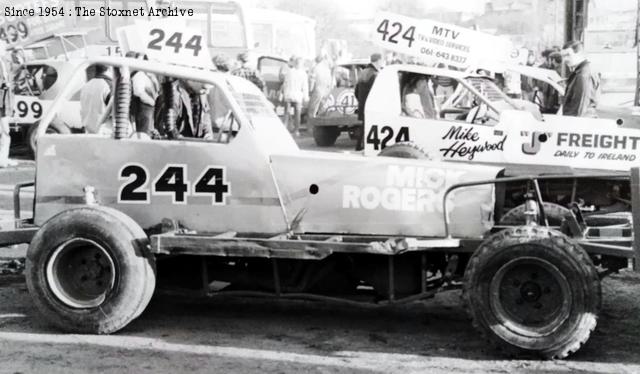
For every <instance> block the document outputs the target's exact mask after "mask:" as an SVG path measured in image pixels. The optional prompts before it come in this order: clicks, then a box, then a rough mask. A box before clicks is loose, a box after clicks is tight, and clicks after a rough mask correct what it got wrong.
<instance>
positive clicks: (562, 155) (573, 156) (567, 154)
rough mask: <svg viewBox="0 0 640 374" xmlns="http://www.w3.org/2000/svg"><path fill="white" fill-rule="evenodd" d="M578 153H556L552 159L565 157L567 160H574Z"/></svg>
mask: <svg viewBox="0 0 640 374" xmlns="http://www.w3.org/2000/svg"><path fill="white" fill-rule="evenodd" d="M579 154H580V152H578V151H556V153H554V154H553V156H554V157H567V158H576V157H578V155H579Z"/></svg>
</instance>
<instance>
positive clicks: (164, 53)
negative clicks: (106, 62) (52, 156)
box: [117, 20, 214, 69]
mask: <svg viewBox="0 0 640 374" xmlns="http://www.w3.org/2000/svg"><path fill="white" fill-rule="evenodd" d="M117 33H118V43H119V44H120V48H121V49H122V51H123V52H125V53H126V52H129V51H133V52H139V53H143V54H146V55H147V57H148V58H149V60H154V61H161V62H166V63H172V64H177V65H184V66H191V67H199V68H207V69H213V68H214V66H213V62H212V61H211V56H210V55H209V49H208V48H207V45H206V42H205V39H204V37H203V36H202V34H200V31H199V30H196V29H191V28H189V27H187V26H186V25H185V23H184V22H183V21H178V20H171V21H168V20H160V21H152V22H149V21H138V22H136V23H135V24H134V25H130V26H125V27H121V28H119V29H118V30H117Z"/></svg>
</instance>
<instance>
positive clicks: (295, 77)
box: [282, 57, 309, 136]
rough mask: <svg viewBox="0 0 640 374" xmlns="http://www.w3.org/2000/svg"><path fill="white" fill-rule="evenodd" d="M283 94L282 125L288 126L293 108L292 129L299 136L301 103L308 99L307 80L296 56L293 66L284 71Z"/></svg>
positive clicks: (300, 62)
mask: <svg viewBox="0 0 640 374" xmlns="http://www.w3.org/2000/svg"><path fill="white" fill-rule="evenodd" d="M282 92H283V96H284V102H285V105H284V125H285V126H286V127H287V128H289V121H290V118H289V117H290V116H291V114H290V110H291V108H293V110H294V122H293V126H294V127H293V130H292V132H293V133H294V135H295V136H300V116H301V112H302V103H303V102H305V101H308V100H309V81H308V78H307V73H306V72H305V71H304V69H303V68H302V60H301V59H300V58H299V57H297V58H295V59H294V60H293V66H292V67H291V69H289V70H288V71H287V72H286V75H285V77H284V83H283V84H282Z"/></svg>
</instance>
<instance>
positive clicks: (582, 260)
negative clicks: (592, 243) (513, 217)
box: [463, 226, 601, 359]
mask: <svg viewBox="0 0 640 374" xmlns="http://www.w3.org/2000/svg"><path fill="white" fill-rule="evenodd" d="M463 297H464V300H465V302H466V305H467V309H468V311H469V314H470V316H471V318H472V319H473V323H474V326H475V327H476V328H477V329H478V330H479V331H480V332H481V333H482V334H483V335H484V336H486V337H487V338H489V340H490V341H491V342H493V343H495V344H496V345H499V346H501V347H503V348H506V349H507V350H515V351H517V352H518V353H520V352H527V353H532V354H535V355H538V356H542V357H544V358H553V359H559V358H564V357H567V356H568V355H570V354H571V353H573V352H576V351H577V350H578V349H579V348H580V347H581V346H582V344H584V343H585V342H586V341H587V340H588V339H589V336H590V334H591V332H592V331H593V330H594V329H595V327H596V321H597V315H598V312H599V309H600V303H601V290H600V280H599V278H598V273H597V271H596V269H595V267H594V265H593V263H592V261H591V259H590V258H589V256H588V255H587V253H586V252H585V251H584V250H583V249H582V248H581V247H580V246H578V245H577V244H575V243H572V242H571V240H570V239H569V238H567V237H566V236H565V235H563V234H562V233H560V232H558V231H554V230H551V229H548V228H543V227H528V226H527V227H516V228H509V229H506V230H503V231H501V232H499V233H496V234H494V235H493V236H491V237H489V238H488V239H487V240H486V241H485V242H484V243H483V244H482V245H481V246H480V247H479V248H478V250H477V251H476V253H474V255H473V256H472V257H471V259H470V260H469V263H468V265H467V269H466V272H465V281H464V291H463Z"/></svg>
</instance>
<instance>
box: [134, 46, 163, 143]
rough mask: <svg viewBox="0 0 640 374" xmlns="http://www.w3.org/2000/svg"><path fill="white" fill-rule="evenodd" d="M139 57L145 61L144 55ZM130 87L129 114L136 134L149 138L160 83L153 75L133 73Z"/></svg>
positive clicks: (141, 72)
mask: <svg viewBox="0 0 640 374" xmlns="http://www.w3.org/2000/svg"><path fill="white" fill-rule="evenodd" d="M140 57H141V59H143V60H147V56H145V55H141V56H140ZM131 86H132V87H133V95H132V97H131V113H132V114H133V116H134V120H135V123H136V132H137V133H144V134H147V135H149V136H150V135H151V131H152V130H153V128H154V124H153V116H154V107H155V103H156V99H157V98H158V95H159V91H160V82H159V81H158V78H157V77H156V76H155V74H152V73H147V72H143V71H135V72H133V73H132V74H131Z"/></svg>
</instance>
